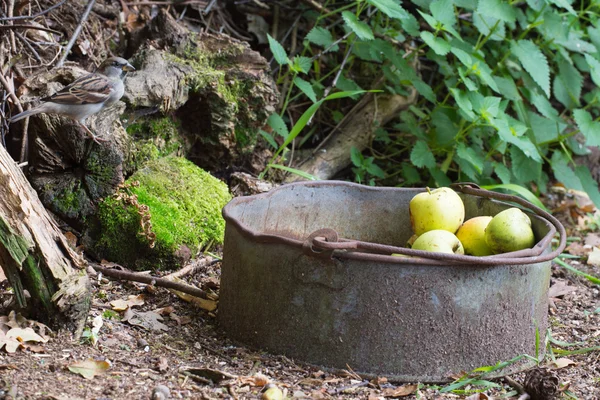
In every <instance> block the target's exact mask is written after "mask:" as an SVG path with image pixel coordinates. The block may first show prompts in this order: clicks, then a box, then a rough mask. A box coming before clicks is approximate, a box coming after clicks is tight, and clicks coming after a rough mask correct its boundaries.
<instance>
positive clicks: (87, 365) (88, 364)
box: [69, 360, 110, 379]
mask: <svg viewBox="0 0 600 400" xmlns="http://www.w3.org/2000/svg"><path fill="white" fill-rule="evenodd" d="M109 368H110V363H109V362H108V361H96V360H86V361H80V362H76V363H75V364H71V365H69V371H71V372H73V373H75V374H79V375H81V376H83V377H84V378H85V379H92V378H94V376H96V375H102V374H103V373H105V372H106V371H108V369H109Z"/></svg>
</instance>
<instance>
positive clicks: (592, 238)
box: [583, 233, 600, 247]
mask: <svg viewBox="0 0 600 400" xmlns="http://www.w3.org/2000/svg"><path fill="white" fill-rule="evenodd" d="M583 241H584V242H585V244H586V245H587V246H592V247H593V246H600V235H599V234H597V233H588V234H587V235H586V236H585V239H583Z"/></svg>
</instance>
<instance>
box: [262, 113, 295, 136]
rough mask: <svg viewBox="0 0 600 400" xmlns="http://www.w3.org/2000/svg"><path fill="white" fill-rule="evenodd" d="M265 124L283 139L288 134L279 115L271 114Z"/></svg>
mask: <svg viewBox="0 0 600 400" xmlns="http://www.w3.org/2000/svg"><path fill="white" fill-rule="evenodd" d="M267 124H268V125H269V126H270V127H271V128H272V129H273V131H275V132H277V133H278V134H279V136H281V137H282V138H284V139H285V138H287V137H288V135H289V134H290V131H289V130H288V127H287V125H286V123H285V121H284V120H283V118H281V116H280V115H279V114H271V115H270V116H269V118H268V119H267Z"/></svg>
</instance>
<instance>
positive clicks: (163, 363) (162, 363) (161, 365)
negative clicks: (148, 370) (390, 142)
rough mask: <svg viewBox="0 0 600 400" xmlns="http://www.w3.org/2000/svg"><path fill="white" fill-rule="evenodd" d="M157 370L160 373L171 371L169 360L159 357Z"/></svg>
mask: <svg viewBox="0 0 600 400" xmlns="http://www.w3.org/2000/svg"><path fill="white" fill-rule="evenodd" d="M156 369H157V370H159V371H160V372H165V371H166V370H168V369H169V360H168V359H167V358H166V357H159V358H158V362H157V363H156Z"/></svg>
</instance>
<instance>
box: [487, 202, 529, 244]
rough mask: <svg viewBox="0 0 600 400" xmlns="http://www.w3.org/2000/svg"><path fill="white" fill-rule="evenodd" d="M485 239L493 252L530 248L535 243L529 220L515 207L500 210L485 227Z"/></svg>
mask: <svg viewBox="0 0 600 400" xmlns="http://www.w3.org/2000/svg"><path fill="white" fill-rule="evenodd" d="M485 241H486V243H487V244H488V246H490V248H491V249H492V251H493V252H494V253H495V254H500V253H508V252H511V251H517V250H523V249H528V248H531V246H533V244H534V243H535V236H534V235H533V230H532V229H531V220H530V219H529V217H528V216H527V214H525V213H524V212H523V211H521V209H519V208H516V207H512V208H509V209H506V210H504V211H501V212H499V213H498V214H496V215H495V216H494V218H492V220H491V221H490V223H489V224H488V226H487V227H486V228H485Z"/></svg>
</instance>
